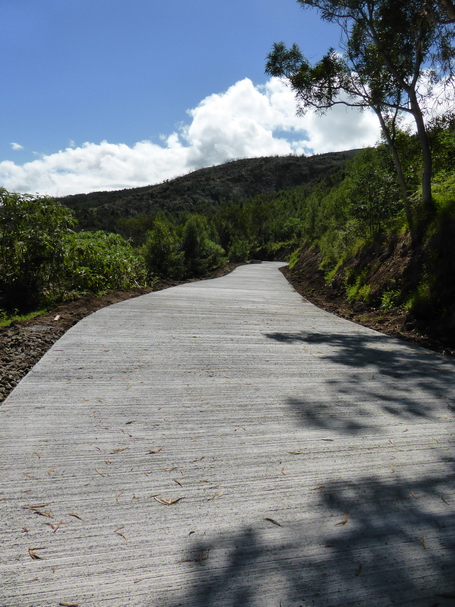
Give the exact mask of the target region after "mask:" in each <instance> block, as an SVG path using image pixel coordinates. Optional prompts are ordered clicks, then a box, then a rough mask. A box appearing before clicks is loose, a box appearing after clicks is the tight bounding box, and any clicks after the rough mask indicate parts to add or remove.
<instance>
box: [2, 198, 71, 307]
mask: <svg viewBox="0 0 455 607" xmlns="http://www.w3.org/2000/svg"><path fill="white" fill-rule="evenodd" d="M74 223H75V222H74V219H73V215H72V213H71V211H70V210H69V209H68V208H67V207H65V206H63V205H61V204H59V203H57V202H55V201H54V200H52V199H51V198H47V197H39V196H38V197H37V196H30V195H28V194H16V193H11V192H7V191H6V190H4V189H1V190H0V307H2V308H3V309H5V310H15V309H17V310H22V311H27V310H32V309H34V308H35V307H36V306H38V305H39V304H40V303H41V302H42V301H43V300H44V299H46V296H49V295H50V294H52V292H53V290H54V289H55V287H56V285H57V283H58V282H59V280H60V276H61V273H62V270H63V267H64V263H65V246H64V242H65V238H66V237H67V234H68V231H69V228H70V227H72V226H73V225H74Z"/></svg>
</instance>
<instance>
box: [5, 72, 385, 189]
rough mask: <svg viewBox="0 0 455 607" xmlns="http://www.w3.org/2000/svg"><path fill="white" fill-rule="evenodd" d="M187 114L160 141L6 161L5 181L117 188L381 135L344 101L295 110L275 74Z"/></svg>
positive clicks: (90, 146)
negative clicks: (324, 108) (323, 110)
mask: <svg viewBox="0 0 455 607" xmlns="http://www.w3.org/2000/svg"><path fill="white" fill-rule="evenodd" d="M188 116H189V121H188V123H187V124H182V125H180V126H179V127H178V128H177V129H176V130H175V131H174V132H173V133H171V134H169V135H166V136H162V137H161V141H160V143H154V142H152V141H140V142H138V143H136V144H135V145H133V146H128V145H126V144H123V143H109V142H107V141H103V142H101V143H89V142H87V143H84V144H82V145H80V146H76V145H75V144H74V142H71V143H72V145H71V146H70V147H68V148H66V149H65V150H61V151H59V152H56V153H54V154H49V155H38V157H37V159H36V160H33V161H31V162H27V163H25V164H23V165H19V164H16V163H14V162H13V161H10V160H6V161H3V162H0V183H1V184H2V185H3V187H5V188H6V189H8V190H13V191H18V192H31V193H35V192H39V193H40V194H48V195H50V196H63V195H67V194H76V193H81V192H90V191H95V190H116V189H122V188H130V187H136V186H143V185H148V184H154V183H159V182H161V181H163V180H165V179H171V178H173V177H176V176H178V175H182V174H185V173H188V172H190V171H193V170H195V169H198V168H201V167H205V166H212V165H216V164H221V163H223V162H226V161H228V160H232V159H236V158H251V157H258V156H272V155H287V154H302V153H305V154H313V153H316V154H319V153H324V152H329V151H340V150H347V149H353V148H358V147H365V146H368V145H374V144H375V143H376V142H377V140H378V138H379V126H378V123H377V119H376V117H375V116H374V115H373V114H372V113H371V112H363V113H360V112H359V111H357V110H354V109H347V108H345V107H343V106H337V107H336V108H334V109H333V110H331V111H330V112H328V113H327V114H326V115H325V116H317V115H316V114H315V113H314V112H308V114H306V115H305V116H304V117H298V116H296V113H295V99H294V95H293V93H292V91H290V89H289V88H287V87H286V86H285V85H284V84H283V83H282V82H280V81H279V80H277V79H275V78H272V79H271V80H269V81H268V82H267V83H266V84H265V85H260V86H255V85H254V84H253V83H252V82H251V80H249V79H247V78H246V79H244V80H241V81H239V82H237V83H235V84H234V85H233V86H231V87H230V88H229V89H228V90H227V91H226V92H224V93H216V94H213V95H210V96H208V97H206V98H205V99H203V100H202V101H201V102H200V103H199V105H198V106H197V107H196V108H194V109H190V110H188ZM14 145H17V144H14ZM14 149H19V146H18V148H14Z"/></svg>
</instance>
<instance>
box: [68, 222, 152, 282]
mask: <svg viewBox="0 0 455 607" xmlns="http://www.w3.org/2000/svg"><path fill="white" fill-rule="evenodd" d="M146 282H147V270H146V267H145V262H144V260H143V258H142V257H140V256H139V255H138V254H137V253H136V252H135V250H134V249H133V247H132V246H131V245H130V244H129V243H128V242H127V241H126V240H125V239H124V238H122V236H120V235H119V234H112V233H107V232H80V233H72V234H69V235H68V236H66V238H65V272H64V285H63V286H64V288H65V290H66V291H70V290H71V291H77V292H93V293H99V292H103V291H111V290H114V289H130V288H132V287H135V286H139V285H144V284H146Z"/></svg>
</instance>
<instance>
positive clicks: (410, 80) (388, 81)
mask: <svg viewBox="0 0 455 607" xmlns="http://www.w3.org/2000/svg"><path fill="white" fill-rule="evenodd" d="M297 1H298V2H299V4H301V5H302V6H303V7H313V8H316V9H318V10H319V11H320V13H321V17H322V19H324V20H326V21H328V22H331V23H336V24H338V25H339V26H340V28H341V30H342V32H343V43H342V46H343V53H342V54H340V53H337V52H335V50H334V49H329V51H328V53H327V54H326V55H325V56H324V57H323V58H322V59H321V60H320V61H319V62H317V63H316V64H315V65H311V64H310V63H309V62H308V61H307V60H306V59H305V57H304V56H303V55H302V53H301V52H300V49H299V47H298V46H297V45H295V44H294V45H293V46H292V47H291V48H290V49H287V48H286V47H285V45H284V44H283V43H278V44H277V43H275V44H274V47H273V50H272V52H271V53H270V54H269V55H268V58H267V59H268V61H267V64H266V72H267V73H268V74H270V75H272V76H278V77H285V78H286V79H287V80H288V81H289V82H290V85H291V87H292V89H293V90H294V91H295V93H296V98H297V103H298V111H299V113H304V112H305V111H306V109H307V108H309V107H313V108H316V109H317V110H318V111H320V112H325V111H326V110H328V109H329V108H331V107H333V106H335V105H337V104H344V105H347V106H353V107H359V108H361V109H365V108H371V109H373V110H374V112H375V113H376V115H377V116H378V118H379V121H380V124H381V128H382V131H383V133H384V137H385V140H386V141H387V143H388V145H389V147H390V150H391V152H392V156H393V159H394V163H395V168H396V171H397V177H398V181H399V184H400V187H401V191H402V196H403V202H404V205H405V209H406V214H407V217H408V222H409V226H410V228H411V230H412V217H411V211H410V208H409V205H408V188H407V184H406V181H405V178H404V175H403V171H402V168H401V162H400V158H399V155H398V150H397V147H396V145H395V138H396V126H397V120H398V117H399V116H400V115H401V114H402V113H408V114H411V115H412V117H413V118H414V122H415V125H416V130H417V135H418V139H419V143H420V148H421V153H422V161H423V173H422V202H423V208H424V214H425V217H426V218H428V217H431V216H432V215H433V214H434V211H435V208H434V204H433V200H432V195H431V175H432V155H431V149H430V145H429V139H428V134H427V130H426V126H425V120H424V113H425V110H426V101H427V98H428V96H429V94H430V95H431V89H432V87H434V86H435V85H436V84H437V83H440V82H442V81H445V82H446V83H447V82H448V81H449V80H451V79H452V78H453V76H454V60H455V52H454V49H453V46H452V40H453V35H454V32H453V30H452V29H451V28H449V27H448V24H447V23H446V22H444V21H443V20H442V19H439V20H438V19H435V18H433V19H431V18H429V14H430V13H429V9H430V8H431V9H432V10H433V14H435V11H437V14H438V15H441V14H442V13H441V9H440V4H441V3H443V0H441V2H428V1H425V0H406V1H403V0H297Z"/></svg>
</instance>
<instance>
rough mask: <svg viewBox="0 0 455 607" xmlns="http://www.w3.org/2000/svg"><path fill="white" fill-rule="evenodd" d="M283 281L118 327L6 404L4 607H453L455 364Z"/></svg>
mask: <svg viewBox="0 0 455 607" xmlns="http://www.w3.org/2000/svg"><path fill="white" fill-rule="evenodd" d="M279 266H280V264H279V263H262V264H257V265H248V266H242V267H239V268H237V269H236V270H235V271H234V272H233V273H232V274H230V275H228V276H225V277H223V278H217V279H214V280H209V281H203V282H194V283H190V284H185V285H181V286H178V287H174V288H171V289H168V290H165V291H160V292H157V293H152V294H149V295H144V296H142V297H138V298H136V299H133V300H128V301H125V302H121V303H118V304H115V305H113V306H110V307H108V308H104V309H102V310H100V311H98V312H96V313H94V314H92V315H91V316H89V317H87V318H85V319H84V320H82V321H81V322H79V323H78V324H77V325H75V326H74V327H73V328H72V329H70V330H69V331H68V332H67V333H66V334H65V335H64V336H63V337H62V338H61V339H60V340H59V341H58V342H57V343H56V344H55V345H54V346H53V347H52V348H51V350H50V351H49V352H48V353H47V354H46V355H45V356H44V357H43V359H42V360H41V361H40V362H39V363H38V364H37V365H36V366H35V367H34V368H33V369H32V371H31V372H30V373H29V374H28V375H27V377H26V378H24V379H23V380H22V382H21V383H20V384H19V386H18V387H17V388H16V389H15V390H14V391H13V392H12V394H11V395H10V396H9V397H8V398H7V400H6V401H5V403H4V404H3V406H2V407H0V439H1V440H0V462H1V464H0V465H1V479H0V480H1V484H0V607H54V606H57V605H78V606H79V607H125V606H132V607H177V606H183V607H215V606H216V607H279V606H281V607H299V606H302V607H304V606H306V605H313V606H317V607H329V606H335V607H340V606H344V605H346V606H353V605H365V606H369V607H370V606H374V607H382V606H390V605H399V606H408V605H409V606H411V605H412V606H413V607H416V606H417V607H419V606H422V607H430V606H431V605H435V604H438V605H440V606H443V605H453V604H454V598H455V483H454V478H455V449H454V419H455V393H454V385H455V364H454V361H453V360H451V359H447V358H445V357H443V356H440V355H437V354H435V353H433V352H429V351H427V350H424V349H422V348H418V347H415V346H412V345H407V344H405V343H403V342H400V341H398V340H395V339H393V338H390V337H387V336H384V335H382V334H380V333H377V332H375V331H372V330H369V329H366V328H363V327H360V326H358V325H355V324H353V323H350V322H348V321H346V320H342V319H340V318H338V317H336V316H333V315H331V314H328V313H327V312H324V311H322V310H319V309H318V308H316V307H314V306H313V305H312V304H310V303H308V302H307V301H305V300H304V299H302V297H300V296H299V295H298V294H297V293H296V292H295V291H294V290H293V289H292V287H291V286H290V285H289V284H288V283H287V281H286V280H285V278H284V277H283V276H282V274H281V273H280V272H279V271H278V268H279Z"/></svg>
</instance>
